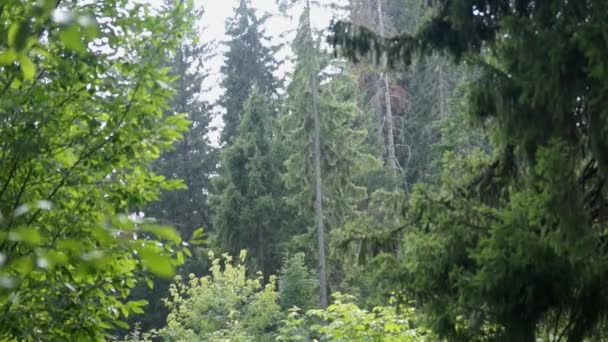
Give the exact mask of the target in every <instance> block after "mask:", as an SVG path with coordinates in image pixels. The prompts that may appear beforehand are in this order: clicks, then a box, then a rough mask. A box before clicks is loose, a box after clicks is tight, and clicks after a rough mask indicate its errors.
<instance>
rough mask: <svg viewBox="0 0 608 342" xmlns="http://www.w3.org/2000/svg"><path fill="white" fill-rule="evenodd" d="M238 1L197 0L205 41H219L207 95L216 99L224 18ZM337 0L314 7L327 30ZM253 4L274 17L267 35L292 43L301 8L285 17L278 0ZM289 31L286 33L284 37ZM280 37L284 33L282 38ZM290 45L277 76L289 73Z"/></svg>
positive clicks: (315, 15) (319, 23) (316, 20)
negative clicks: (279, 7) (200, 8)
mask: <svg viewBox="0 0 608 342" xmlns="http://www.w3.org/2000/svg"><path fill="white" fill-rule="evenodd" d="M238 2H239V0H197V5H199V6H202V7H203V8H204V10H205V12H204V14H203V17H202V18H201V24H202V26H203V27H204V30H203V32H202V37H201V38H202V40H203V41H204V42H210V41H215V42H218V43H219V45H218V50H217V52H218V54H217V56H216V57H215V58H214V59H213V60H212V61H211V62H210V65H209V68H210V72H211V77H210V78H209V79H208V80H207V81H208V82H207V84H206V86H207V87H208V88H209V91H208V92H207V93H206V94H204V98H206V99H208V100H210V101H214V100H217V98H218V97H219V96H220V95H221V94H222V92H223V89H221V88H220V86H219V83H220V80H221V75H220V67H221V66H222V64H223V63H224V58H223V54H222V52H224V51H225V47H224V46H223V45H222V44H221V43H222V42H223V41H225V40H226V35H225V21H226V19H227V18H229V17H232V16H233V15H234V9H235V7H236V6H237V5H238ZM336 2H338V1H336V0H320V1H318V3H319V5H320V6H317V7H315V8H313V9H312V12H311V21H312V23H313V26H314V27H315V28H317V29H325V28H327V27H328V26H329V23H330V21H331V18H332V11H331V10H330V9H329V8H328V6H329V5H331V4H333V3H336ZM251 6H252V7H253V8H255V9H256V10H257V15H258V18H259V17H261V16H263V15H264V14H265V13H268V14H271V15H272V17H271V18H270V19H269V20H268V21H267V22H266V24H265V26H264V28H265V30H266V34H267V35H268V36H270V37H271V38H272V44H273V45H274V44H279V43H285V42H289V41H291V40H292V39H293V36H294V34H295V29H296V27H297V22H298V16H299V14H300V11H301V9H298V8H294V9H293V10H292V11H291V12H290V13H289V15H290V17H285V16H283V15H281V14H280V13H279V10H278V7H277V5H276V0H251ZM286 33H287V35H286V36H284V35H285V34H286ZM281 36H283V37H282V38H281ZM289 56H290V47H289V44H288V45H287V46H286V47H285V48H284V49H283V50H282V51H281V52H279V54H278V55H277V59H279V60H280V61H282V62H284V64H283V66H282V67H281V69H280V70H279V71H278V72H277V77H283V75H284V74H285V72H288V71H289V70H290V69H291V67H292V64H291V63H289ZM213 125H214V126H216V127H219V126H221V119H220V117H219V115H218V117H216V119H215V120H214V122H213ZM216 139H217V132H216V134H212V140H216Z"/></svg>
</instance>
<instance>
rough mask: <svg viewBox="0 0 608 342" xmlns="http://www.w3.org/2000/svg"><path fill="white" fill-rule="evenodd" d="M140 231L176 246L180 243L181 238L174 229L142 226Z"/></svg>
mask: <svg viewBox="0 0 608 342" xmlns="http://www.w3.org/2000/svg"><path fill="white" fill-rule="evenodd" d="M142 230H143V231H145V232H149V233H152V234H154V235H156V237H157V238H158V239H160V240H168V241H171V242H173V243H174V244H176V245H177V244H179V243H180V242H182V238H181V237H180V236H179V234H178V233H177V232H176V231H175V229H173V228H172V227H169V226H156V225H144V226H143V227H142Z"/></svg>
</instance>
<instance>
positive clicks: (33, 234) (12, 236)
mask: <svg viewBox="0 0 608 342" xmlns="http://www.w3.org/2000/svg"><path fill="white" fill-rule="evenodd" d="M8 238H9V240H11V241H23V242H27V243H29V244H32V245H35V244H39V243H40V241H41V240H42V238H41V237H40V233H39V232H38V230H37V229H36V228H31V227H21V228H17V229H15V230H13V231H12V232H10V233H9V234H8Z"/></svg>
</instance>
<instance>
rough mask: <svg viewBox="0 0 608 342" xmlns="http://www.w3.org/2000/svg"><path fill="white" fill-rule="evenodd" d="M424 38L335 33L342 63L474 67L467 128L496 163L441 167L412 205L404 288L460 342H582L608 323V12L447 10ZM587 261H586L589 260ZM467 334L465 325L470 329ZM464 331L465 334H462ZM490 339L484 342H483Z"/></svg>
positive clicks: (475, 160) (513, 4)
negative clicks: (490, 149) (438, 59)
mask: <svg viewBox="0 0 608 342" xmlns="http://www.w3.org/2000/svg"><path fill="white" fill-rule="evenodd" d="M435 4H436V10H435V11H434V13H433V14H432V17H431V18H430V19H429V20H428V22H426V23H425V24H423V25H422V26H421V28H420V29H419V30H418V31H417V32H416V33H414V34H412V33H411V32H410V33H405V34H402V35H400V36H398V37H395V38H389V39H379V38H378V37H375V36H374V35H373V34H372V33H371V32H370V31H369V30H366V29H355V28H354V27H352V26H350V25H347V24H346V25H345V24H339V25H337V26H336V27H335V33H336V35H335V36H334V39H335V40H334V43H336V44H338V45H340V46H341V47H342V48H343V49H344V50H342V51H344V52H345V53H346V54H348V55H349V56H350V57H351V58H356V57H357V56H359V55H361V54H367V53H370V52H371V53H373V54H375V55H380V53H381V52H382V51H387V52H388V54H389V58H390V59H391V60H392V61H393V62H396V61H399V60H402V61H405V62H406V64H410V63H411V62H412V60H413V59H412V57H413V56H414V55H415V54H417V53H427V52H437V51H439V50H444V51H448V52H450V53H451V54H452V55H454V56H455V57H456V58H457V59H460V60H462V59H463V58H467V60H468V61H470V62H473V63H474V64H475V67H476V68H477V70H476V73H478V75H476V77H475V80H474V83H471V84H470V85H469V86H468V87H467V88H468V89H467V95H466V96H467V108H466V110H467V111H468V114H469V116H470V117H472V118H475V119H478V121H479V122H482V123H485V124H487V125H488V127H489V128H490V131H491V136H492V143H493V145H494V146H495V148H496V152H494V153H493V154H494V155H488V154H487V153H486V154H481V153H477V154H475V153H474V154H473V155H472V156H470V157H469V158H468V161H467V162H466V163H456V162H455V159H454V154H451V155H448V158H449V162H451V163H452V165H448V164H445V165H446V167H445V169H444V177H443V178H442V183H443V184H442V187H441V189H440V191H439V192H437V191H432V190H429V189H428V188H425V187H419V188H418V189H417V190H416V191H415V193H414V194H413V196H412V199H411V200H410V213H409V214H410V215H409V217H410V219H411V220H412V223H411V225H412V226H413V227H415V229H412V230H411V231H410V234H409V235H408V236H407V237H406V240H405V245H406V246H409V247H408V249H407V250H406V254H405V257H404V261H403V264H404V271H403V272H402V274H406V275H405V276H403V277H402V279H401V280H400V281H401V284H402V285H401V286H403V287H404V288H406V289H408V290H409V291H411V293H413V294H415V296H416V299H417V302H418V303H419V304H421V305H422V306H423V307H424V308H425V310H426V312H427V313H428V314H429V320H430V321H432V322H433V327H434V328H435V329H436V330H437V331H438V332H441V333H442V334H444V335H445V336H449V337H450V338H451V339H454V340H458V339H460V340H465V341H470V340H474V339H480V338H481V337H483V336H484V334H485V333H484V332H483V329H482V327H485V326H488V325H489V326H494V325H497V326H498V327H499V329H494V330H493V334H494V337H491V338H492V339H493V340H496V339H503V340H507V341H513V340H517V341H534V340H535V338H536V335H537V332H538V330H539V329H540V328H541V327H546V326H552V327H553V331H552V333H550V334H547V335H552V336H553V337H557V336H562V337H563V338H565V339H567V340H568V341H582V340H583V339H584V338H585V337H589V336H591V334H592V333H594V331H595V330H596V329H597V327H599V326H602V325H603V324H604V323H605V314H606V308H607V307H608V306H606V298H608V296H607V293H606V291H605V290H604V289H603V288H601V287H598V285H597V284H598V282H601V280H600V279H602V277H603V275H605V274H606V271H607V266H608V265H607V264H605V262H603V260H605V257H606V251H605V248H604V247H603V246H604V240H605V231H606V217H607V216H606V214H605V209H603V208H605V203H606V199H605V193H606V189H605V185H604V184H605V177H606V175H607V173H606V170H608V167H607V165H608V163H607V162H606V160H608V158H607V157H606V153H605V151H606V145H607V141H608V138H607V137H608V135H607V132H608V130H607V129H606V117H607V115H606V111H605V110H604V109H602V108H601V106H599V103H601V102H602V101H603V99H605V98H606V87H605V83H606V80H608V74H607V73H606V70H608V69H607V68H606V67H605V66H606V59H605V58H602V57H600V56H603V55H605V54H606V52H607V48H606V44H605V34H603V33H602V32H603V30H604V27H605V23H606V20H607V18H608V17H607V13H608V11H607V10H608V7H607V6H608V4H607V3H606V2H605V1H577V2H573V1H568V2H564V1H559V0H554V1H543V2H538V1H531V0H523V1H499V0H496V1H492V0H488V1H469V0H458V1H438V2H436V3H435ZM583 260H584V261H583ZM463 322H464V324H463ZM463 327H464V328H463ZM486 337H487V336H486Z"/></svg>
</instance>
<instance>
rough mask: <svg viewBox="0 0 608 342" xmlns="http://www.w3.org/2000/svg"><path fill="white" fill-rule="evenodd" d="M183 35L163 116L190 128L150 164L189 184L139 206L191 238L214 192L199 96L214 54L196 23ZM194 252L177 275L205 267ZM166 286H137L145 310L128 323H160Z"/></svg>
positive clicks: (207, 110) (192, 14) (197, 13)
mask: <svg viewBox="0 0 608 342" xmlns="http://www.w3.org/2000/svg"><path fill="white" fill-rule="evenodd" d="M202 14H203V8H192V9H191V10H190V11H188V12H187V13H185V16H186V18H187V20H188V21H189V22H191V23H195V22H196V20H197V19H198V18H200V17H201V16H202ZM181 34H182V39H181V42H180V45H179V46H178V47H177V48H176V50H175V54H174V55H172V56H170V58H169V59H168V60H167V61H165V62H164V64H165V65H167V66H168V67H170V68H171V69H170V74H171V75H172V76H173V77H176V78H177V79H176V81H175V82H174V83H173V84H172V86H173V88H174V89H175V96H174V98H173V100H172V101H171V103H170V104H169V106H168V108H167V109H165V110H164V111H163V117H166V118H169V117H172V116H175V115H184V116H185V117H186V118H187V119H188V120H189V121H190V126H189V128H190V129H189V130H188V131H187V132H185V133H184V136H183V138H182V139H181V140H179V141H176V142H175V143H174V149H172V150H167V151H164V152H163V153H161V155H160V158H159V159H158V160H155V161H154V162H153V163H152V169H153V170H154V171H155V172H157V173H158V174H159V175H162V176H164V177H165V178H166V179H169V180H173V179H181V180H183V182H184V185H185V186H186V187H187V188H184V189H179V190H171V191H162V192H161V194H160V197H159V199H158V200H156V201H154V202H152V203H149V204H147V205H146V206H145V208H143V209H142V210H143V211H144V213H145V215H146V216H148V217H153V218H154V219H155V220H156V221H157V222H160V223H162V224H168V225H171V226H174V227H175V228H176V229H177V231H178V232H179V233H180V234H181V236H187V237H190V236H192V234H193V233H194V231H195V230H197V229H199V228H201V227H204V228H205V229H206V230H208V231H209V230H211V229H209V228H210V227H211V221H212V220H211V217H210V208H209V203H208V196H209V193H210V192H211V190H212V184H211V177H212V176H213V175H214V174H215V173H216V167H217V164H218V153H217V152H218V151H217V148H215V147H213V146H212V145H211V142H210V141H209V133H210V127H209V124H210V122H211V119H212V111H211V106H210V105H209V103H208V102H207V101H205V100H204V99H203V98H202V92H203V91H204V90H205V89H203V88H202V87H203V84H204V82H205V80H206V78H207V77H208V70H207V65H208V62H209V59H210V57H211V54H212V51H211V44H210V43H208V42H200V41H199V35H200V30H199V27H198V25H193V27H191V28H189V29H188V30H185V31H182V32H181ZM194 252H195V256H194V257H193V258H189V259H187V260H186V261H185V264H184V265H182V266H181V267H180V269H179V273H180V274H182V275H183V274H189V273H190V272H195V273H196V274H199V275H200V272H202V271H203V270H205V269H206V268H207V266H206V265H204V264H205V263H206V260H205V258H200V257H198V256H197V255H196V250H195V251H194ZM201 259H202V260H201ZM202 264H203V265H202ZM169 284H170V280H169V279H167V280H160V279H158V280H156V281H155V283H154V288H153V289H150V288H148V286H147V285H146V284H140V285H139V286H137V287H136V288H135V289H134V291H133V292H132V294H131V297H132V298H135V299H145V300H147V301H148V303H149V304H148V310H147V314H146V315H145V316H131V317H130V320H129V321H130V322H138V323H139V324H140V328H142V329H143V330H144V331H147V330H149V329H152V328H160V327H161V326H163V325H164V324H165V322H166V316H167V310H166V308H165V307H164V305H163V303H162V301H161V299H162V297H164V296H166V293H167V291H168V287H169Z"/></svg>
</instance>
